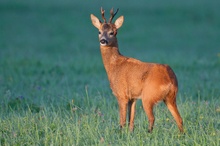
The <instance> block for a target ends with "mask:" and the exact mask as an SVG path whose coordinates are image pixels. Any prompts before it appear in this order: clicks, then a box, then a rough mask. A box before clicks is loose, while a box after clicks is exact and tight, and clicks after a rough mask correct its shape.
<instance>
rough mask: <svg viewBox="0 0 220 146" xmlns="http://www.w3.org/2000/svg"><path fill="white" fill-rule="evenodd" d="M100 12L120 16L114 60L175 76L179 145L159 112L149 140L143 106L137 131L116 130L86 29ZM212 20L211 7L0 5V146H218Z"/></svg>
mask: <svg viewBox="0 0 220 146" xmlns="http://www.w3.org/2000/svg"><path fill="white" fill-rule="evenodd" d="M101 6H103V7H104V8H105V9H106V12H108V11H109V10H110V8H111V7H115V8H120V11H119V13H118V14H117V16H120V15H124V16H125V22H124V24H123V26H122V28H121V29H120V30H119V32H118V41H119V47H120V51H121V53H122V54H124V55H126V56H130V57H134V58H137V59H140V60H142V61H148V62H157V63H166V64H169V65H170V66H171V67H172V68H173V69H174V71H175V73H176V74H177V78H178V81H179V93H178V97H177V103H178V108H179V111H180V113H181V116H182V118H183V121H184V128H185V135H182V134H180V133H179V132H178V128H177V126H176V124H175V122H174V120H173V118H172V116H171V115H170V113H169V111H168V110H167V108H166V107H165V105H164V104H163V103H160V104H158V105H157V106H156V107H155V109H154V112H155V116H156V121H155V127H154V131H153V133H152V134H149V133H148V132H147V127H148V121H147V117H146V115H145V113H144V111H143V109H142V104H141V101H138V104H137V107H136V110H137V114H136V118H135V131H134V132H133V133H130V132H129V131H128V128H125V129H123V130H122V131H120V130H119V117H118V105H117V101H116V99H115V97H114V96H113V95H112V93H111V90H110V89H109V83H108V80H107V76H106V73H105V70H104V67H103V64H102V60H101V55H100V50H99V43H98V37H97V34H98V32H97V30H96V28H94V27H93V26H92V24H91V21H90V14H91V13H93V14H95V15H96V16H98V17H99V18H101V17H100V7H101ZM106 16H109V14H108V13H106ZM219 18H220V13H219V1H218V0H212V1H205V0H202V1H198V2H196V1H190V0H187V1H181V2H180V1H178V2H177V1H174V0H169V1H162V0H161V1H152V0H151V1H144V0H140V1H138V2H136V1H126V4H125V3H124V2H121V1H116V2H114V1H113V2H112V1H111V2H104V1H103V2H102V1H101V2H100V1H91V2H90V1H82V2H81V1H76V0H75V1H70V0H65V1H58V0H56V1H50V0H46V1H45V0H44V1H33V0H24V1H22V2H20V1H19V2H17V1H15V0H11V1H7V0H2V1H1V2H0V145H2V146H4V145H152V146H154V145H155V146H158V145H168V146H170V145H187V146H188V145H213V146H217V145H220V138H219V135H220V130H219V129H220V100H219V99H220V48H219V46H220V41H219V39H220V33H219V32H220V19H219Z"/></svg>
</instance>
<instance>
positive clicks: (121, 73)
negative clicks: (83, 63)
mask: <svg viewBox="0 0 220 146" xmlns="http://www.w3.org/2000/svg"><path fill="white" fill-rule="evenodd" d="M104 12H105V11H104V10H103V9H102V8H101V14H102V18H103V20H104V22H103V23H102V22H101V21H100V20H99V19H98V18H97V17H96V16H94V15H93V14H91V20H92V24H93V25H94V26H95V27H96V28H98V30H99V41H100V50H101V55H102V59H103V63H104V67H105V70H106V72H107V76H108V79H109V82H110V86H111V89H112V91H113V94H114V95H115V96H116V98H117V100H118V104H119V114H120V127H124V126H125V124H126V113H127V108H128V112H129V129H130V131H133V129H134V116H135V105H136V100H137V99H142V103H143V107H144V110H145V112H146V114H147V116H148V120H149V127H148V131H149V132H152V130H153V125H154V114H153V106H154V105H155V104H156V103H157V102H159V101H162V100H163V101H164V102H165V104H166V105H167V107H168V109H169V111H170V112H171V114H172V115H173V117H174V119H175V121H176V123H177V125H178V128H179V130H180V132H183V122H182V118H181V116H180V114H179V112H178V109H177V105H176V95H177V90H178V85H177V79H176V76H175V74H174V72H173V70H172V69H171V68H170V67H169V66H168V65H164V64H156V63H145V62H141V61H139V60H136V59H134V58H130V57H125V56H123V55H121V54H120V52H119V50H118V42H117V38H116V35H117V30H118V29H119V28H120V27H121V26H122V24H123V21H124V17H123V16H120V17H119V18H118V19H117V20H116V21H115V23H112V19H113V18H114V16H115V15H116V14H117V12H118V9H117V11H116V12H115V13H114V11H113V8H112V9H111V11H110V14H111V17H110V19H109V21H108V22H106V18H105V17H104Z"/></svg>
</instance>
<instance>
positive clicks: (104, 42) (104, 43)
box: [100, 39, 108, 46]
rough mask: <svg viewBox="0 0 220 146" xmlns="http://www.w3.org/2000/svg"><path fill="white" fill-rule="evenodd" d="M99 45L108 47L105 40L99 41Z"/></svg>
mask: <svg viewBox="0 0 220 146" xmlns="http://www.w3.org/2000/svg"><path fill="white" fill-rule="evenodd" d="M100 45H102V46H105V45H108V41H107V40H106V39H101V40H100Z"/></svg>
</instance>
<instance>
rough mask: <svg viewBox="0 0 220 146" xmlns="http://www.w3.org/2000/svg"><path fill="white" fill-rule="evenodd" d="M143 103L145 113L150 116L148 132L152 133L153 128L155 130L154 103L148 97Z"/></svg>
mask: <svg viewBox="0 0 220 146" xmlns="http://www.w3.org/2000/svg"><path fill="white" fill-rule="evenodd" d="M142 103H143V107H144V111H145V113H146V114H147V117H148V122H149V125H148V132H149V133H151V132H152V130H153V126H154V121H155V118H154V113H153V106H154V103H151V102H150V101H149V100H147V99H145V100H142Z"/></svg>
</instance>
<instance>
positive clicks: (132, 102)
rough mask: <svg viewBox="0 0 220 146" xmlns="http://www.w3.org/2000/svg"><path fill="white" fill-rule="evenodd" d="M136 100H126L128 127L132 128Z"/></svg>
mask: <svg viewBox="0 0 220 146" xmlns="http://www.w3.org/2000/svg"><path fill="white" fill-rule="evenodd" d="M135 106H136V100H130V101H129V102H128V116H129V129H130V131H133V130H134V117H135Z"/></svg>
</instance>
